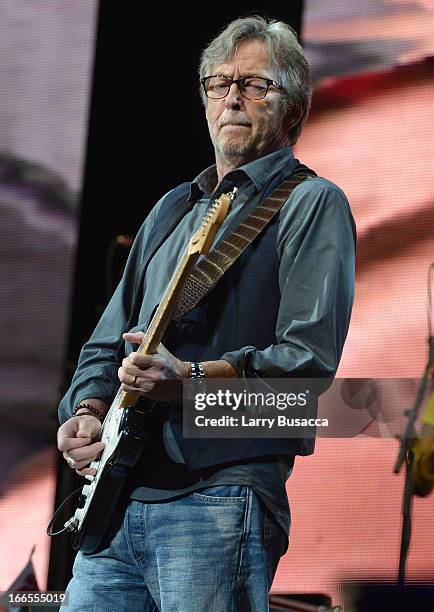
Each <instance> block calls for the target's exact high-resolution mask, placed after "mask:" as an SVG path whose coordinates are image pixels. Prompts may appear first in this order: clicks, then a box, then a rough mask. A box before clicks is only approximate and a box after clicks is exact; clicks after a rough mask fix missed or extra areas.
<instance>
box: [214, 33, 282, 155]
mask: <svg viewBox="0 0 434 612" xmlns="http://www.w3.org/2000/svg"><path fill="white" fill-rule="evenodd" d="M212 74H213V75H224V76H227V77H231V78H233V79H238V78H240V77H244V76H260V77H265V78H268V79H273V80H274V81H276V82H279V78H278V75H277V74H276V72H275V71H274V70H272V68H271V67H270V62H269V59H268V52H267V48H266V45H265V43H264V42H263V41H261V40H249V41H246V42H244V43H241V44H240V45H239V47H238V49H237V51H236V53H235V55H234V56H233V57H232V59H231V60H230V61H228V62H227V63H225V64H218V65H216V66H214V67H213V70H212ZM207 76H210V75H207ZM282 95H283V94H282V92H281V91H280V90H278V89H277V88H275V87H273V86H271V87H270V88H269V90H268V93H267V95H266V96H265V98H263V99H262V100H247V99H246V98H243V96H242V95H241V93H240V91H239V89H238V85H236V84H234V83H232V85H231V88H230V90H229V93H228V95H227V96H226V98H223V99H220V100H212V99H210V98H208V99H207V106H206V118H207V122H208V129H209V133H210V136H211V140H212V143H213V145H214V149H215V153H216V158H221V159H223V160H226V161H233V162H234V163H235V164H236V165H241V164H242V163H246V162H248V161H251V160H253V159H257V158H258V157H262V156H263V155H266V154H268V153H271V152H272V151H275V150H277V149H279V148H281V147H283V146H285V145H287V144H289V140H288V136H287V134H286V133H285V120H284V115H283V110H282V106H283V104H282V103H283V99H282Z"/></svg>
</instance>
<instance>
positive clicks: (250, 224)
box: [173, 169, 316, 321]
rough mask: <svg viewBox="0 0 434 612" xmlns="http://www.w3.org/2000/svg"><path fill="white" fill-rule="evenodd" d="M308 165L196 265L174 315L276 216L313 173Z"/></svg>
mask: <svg viewBox="0 0 434 612" xmlns="http://www.w3.org/2000/svg"><path fill="white" fill-rule="evenodd" d="M313 176H316V174H315V173H314V172H313V171H309V170H308V169H306V170H302V171H299V172H296V173H295V174H293V175H292V176H291V177H290V178H289V179H287V180H286V181H284V182H283V183H281V184H280V185H279V186H278V187H277V188H276V189H275V190H274V191H273V192H272V193H271V194H270V195H269V196H268V197H267V198H266V199H265V200H264V201H263V202H262V203H261V204H259V205H258V206H257V207H256V208H255V210H254V211H253V212H252V213H251V214H250V215H249V216H248V217H247V218H246V219H245V220H244V221H243V222H242V223H240V224H239V225H237V227H236V228H235V229H234V230H233V231H232V232H231V233H230V234H229V235H228V236H227V237H226V238H225V239H224V240H222V241H221V242H220V243H219V244H218V245H217V246H216V247H215V248H214V249H213V250H212V251H210V252H209V253H208V255H207V256H206V257H204V258H203V259H202V260H201V261H200V262H199V263H198V264H197V266H196V267H195V268H194V269H193V271H192V272H191V274H190V276H189V277H188V279H187V282H186V284H185V286H184V289H183V291H182V293H181V296H180V299H179V301H178V304H177V307H176V310H175V313H174V315H173V319H174V320H175V321H177V320H179V319H181V318H182V317H183V316H184V315H185V314H186V313H187V312H189V311H190V310H192V309H193V308H194V307H195V306H196V305H197V304H198V303H199V302H200V300H201V299H202V298H203V297H204V296H205V295H207V294H208V293H209V292H210V291H211V289H212V288H213V287H214V286H215V285H216V283H217V282H218V281H219V280H220V278H221V277H222V276H223V274H224V273H225V272H226V271H227V270H229V268H230V267H231V266H232V265H233V264H234V263H235V262H236V261H237V260H238V259H239V257H240V256H241V255H242V254H243V253H244V251H245V250H246V249H247V247H248V246H249V245H250V244H251V243H252V242H253V240H255V238H256V237H257V236H259V234H260V233H261V232H262V231H263V230H264V229H265V227H266V226H267V225H268V224H269V223H270V221H271V220H272V219H273V218H274V217H275V216H276V214H277V213H278V212H279V210H280V209H281V208H282V206H283V204H284V203H285V202H286V201H287V199H288V197H289V195H290V194H291V193H292V191H293V190H294V189H295V187H297V185H299V184H300V183H301V182H303V181H304V180H305V179H307V178H309V177H313Z"/></svg>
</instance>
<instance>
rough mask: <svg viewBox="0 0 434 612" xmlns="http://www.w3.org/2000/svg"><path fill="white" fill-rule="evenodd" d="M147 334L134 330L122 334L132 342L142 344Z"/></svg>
mask: <svg viewBox="0 0 434 612" xmlns="http://www.w3.org/2000/svg"><path fill="white" fill-rule="evenodd" d="M144 337H145V334H144V333H143V332H134V333H132V334H130V333H129V332H127V333H125V334H122V338H123V339H124V340H126V341H127V342H129V343H130V344H141V342H142V340H143V338H144Z"/></svg>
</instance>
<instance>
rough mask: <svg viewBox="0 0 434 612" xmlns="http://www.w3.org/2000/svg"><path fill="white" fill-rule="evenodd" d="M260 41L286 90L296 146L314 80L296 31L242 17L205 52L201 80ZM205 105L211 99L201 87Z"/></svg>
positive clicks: (281, 24)
mask: <svg viewBox="0 0 434 612" xmlns="http://www.w3.org/2000/svg"><path fill="white" fill-rule="evenodd" d="M253 39H259V40H262V41H264V42H265V44H266V46H267V49H268V54H269V57H270V65H271V67H272V68H273V69H274V70H275V71H276V72H277V74H278V76H279V82H280V85H282V86H283V87H284V88H285V92H286V95H284V96H283V112H284V113H285V114H288V115H289V116H291V117H295V118H296V123H295V124H294V123H293V124H292V125H291V128H290V130H289V133H288V135H289V138H290V144H295V143H296V142H297V139H298V137H299V135H300V132H301V128H302V127H303V124H304V122H305V121H306V119H307V116H308V114H309V109H310V104H311V99H312V80H311V76H310V70H309V64H308V63H307V60H306V58H305V57H304V53H303V49H302V47H301V45H300V44H299V42H298V40H297V34H296V33H295V31H294V30H293V29H292V28H291V27H290V26H289V25H287V24H286V23H284V22H283V21H276V20H275V19H270V20H266V19H264V18H263V17H260V16H259V15H255V16H252V17H241V18H239V19H236V20H235V21H232V22H231V23H230V24H229V25H228V26H226V28H224V30H222V31H221V32H220V34H219V35H218V36H217V37H216V38H214V40H212V41H211V42H210V43H209V45H208V46H207V47H206V48H205V49H204V50H203V52H202V55H201V60H200V65H199V78H200V79H203V78H204V77H206V76H209V75H210V74H212V71H213V68H214V66H216V65H217V64H222V63H224V62H227V61H229V60H230V59H231V58H232V57H233V56H234V55H235V53H236V51H237V47H238V46H239V45H240V43H242V42H245V41H248V40H253ZM201 96H202V101H203V103H204V105H206V103H207V97H206V95H205V92H204V91H203V88H202V87H201Z"/></svg>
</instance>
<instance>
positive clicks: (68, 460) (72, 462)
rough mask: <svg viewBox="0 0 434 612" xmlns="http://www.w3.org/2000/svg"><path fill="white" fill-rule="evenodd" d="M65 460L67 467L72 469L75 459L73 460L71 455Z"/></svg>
mask: <svg viewBox="0 0 434 612" xmlns="http://www.w3.org/2000/svg"><path fill="white" fill-rule="evenodd" d="M66 462H67V463H68V465H69V467H70V468H73V469H74V464H75V461H74V459H73V458H72V457H67V458H66Z"/></svg>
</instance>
